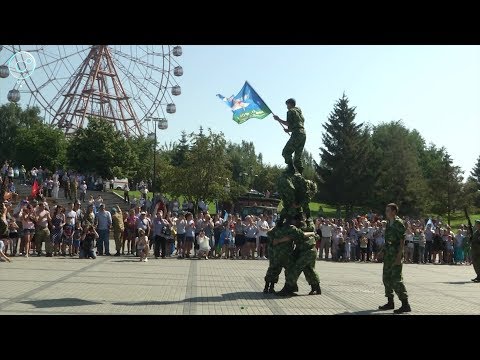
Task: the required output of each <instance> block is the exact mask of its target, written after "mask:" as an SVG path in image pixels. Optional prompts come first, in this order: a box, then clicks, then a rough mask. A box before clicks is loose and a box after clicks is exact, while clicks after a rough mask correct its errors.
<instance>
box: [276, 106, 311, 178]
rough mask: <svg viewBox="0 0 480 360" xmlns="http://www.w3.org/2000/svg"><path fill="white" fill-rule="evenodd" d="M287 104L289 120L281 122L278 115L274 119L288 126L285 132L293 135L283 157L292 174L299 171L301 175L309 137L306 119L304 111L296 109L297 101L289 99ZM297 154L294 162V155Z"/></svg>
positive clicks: (283, 152)
mask: <svg viewBox="0 0 480 360" xmlns="http://www.w3.org/2000/svg"><path fill="white" fill-rule="evenodd" d="M285 104H287V109H288V111H287V120H286V121H285V120H281V119H280V118H279V117H278V116H277V115H274V116H273V118H274V119H275V120H277V121H278V122H280V123H281V124H284V125H287V126H288V128H287V129H285V132H287V133H291V135H290V139H289V140H288V141H287V144H286V145H285V147H284V148H283V151H282V156H283V157H284V159H285V163H286V164H287V166H288V168H287V169H288V171H289V172H290V173H291V174H294V173H295V170H297V171H298V172H299V173H300V174H302V173H303V164H302V154H303V147H304V146H305V140H306V139H307V136H306V134H305V128H304V125H303V124H304V122H305V119H304V118H303V115H302V110H300V109H299V108H298V107H296V106H295V105H296V102H295V99H288V100H287V101H286V102H285ZM293 153H295V155H294V157H293V162H292V154H293Z"/></svg>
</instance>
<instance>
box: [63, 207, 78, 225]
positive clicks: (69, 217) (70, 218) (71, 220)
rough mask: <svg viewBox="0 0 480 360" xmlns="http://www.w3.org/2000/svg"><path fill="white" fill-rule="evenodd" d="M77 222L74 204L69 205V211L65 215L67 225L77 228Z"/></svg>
mask: <svg viewBox="0 0 480 360" xmlns="http://www.w3.org/2000/svg"><path fill="white" fill-rule="evenodd" d="M76 221H77V212H76V211H75V210H73V204H72V203H69V204H68V210H67V212H66V213H65V223H66V224H68V225H72V226H73V227H74V228H75V223H76Z"/></svg>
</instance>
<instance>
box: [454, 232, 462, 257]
mask: <svg viewBox="0 0 480 360" xmlns="http://www.w3.org/2000/svg"><path fill="white" fill-rule="evenodd" d="M463 241H464V236H463V231H462V229H460V228H459V229H458V231H457V234H456V235H455V239H454V247H455V264H463V263H464V260H465V254H464V251H463Z"/></svg>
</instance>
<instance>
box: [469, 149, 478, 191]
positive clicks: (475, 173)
mask: <svg viewBox="0 0 480 360" xmlns="http://www.w3.org/2000/svg"><path fill="white" fill-rule="evenodd" d="M470 176H471V178H472V179H473V180H474V181H475V182H476V183H477V184H478V187H479V188H480V156H479V157H478V159H477V163H476V164H475V166H474V167H473V169H472V171H471V172H470Z"/></svg>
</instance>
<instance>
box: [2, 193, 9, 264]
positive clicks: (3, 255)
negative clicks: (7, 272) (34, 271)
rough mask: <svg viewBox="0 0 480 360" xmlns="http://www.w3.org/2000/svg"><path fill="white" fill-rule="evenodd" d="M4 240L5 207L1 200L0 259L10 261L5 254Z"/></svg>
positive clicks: (6, 239) (5, 230)
mask: <svg viewBox="0 0 480 360" xmlns="http://www.w3.org/2000/svg"><path fill="white" fill-rule="evenodd" d="M6 241H8V222H7V208H6V206H5V204H4V203H3V202H2V203H0V260H2V261H8V262H11V260H10V258H9V257H8V256H7V255H6V250H5V242H6Z"/></svg>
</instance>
